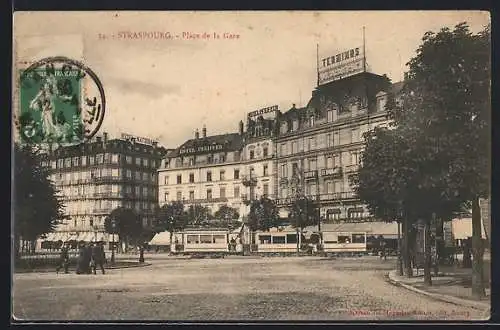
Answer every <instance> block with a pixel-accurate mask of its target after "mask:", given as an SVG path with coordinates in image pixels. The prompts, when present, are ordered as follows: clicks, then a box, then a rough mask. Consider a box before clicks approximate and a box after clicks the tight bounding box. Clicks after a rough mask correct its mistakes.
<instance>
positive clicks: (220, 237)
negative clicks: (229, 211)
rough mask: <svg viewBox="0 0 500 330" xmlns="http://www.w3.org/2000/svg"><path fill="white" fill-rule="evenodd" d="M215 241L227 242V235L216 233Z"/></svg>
mask: <svg viewBox="0 0 500 330" xmlns="http://www.w3.org/2000/svg"><path fill="white" fill-rule="evenodd" d="M214 243H218V244H220V243H226V236H224V235H214Z"/></svg>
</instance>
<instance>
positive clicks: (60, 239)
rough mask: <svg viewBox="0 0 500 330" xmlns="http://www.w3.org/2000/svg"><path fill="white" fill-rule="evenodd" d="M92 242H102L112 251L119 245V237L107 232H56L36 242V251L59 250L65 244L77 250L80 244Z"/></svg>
mask: <svg viewBox="0 0 500 330" xmlns="http://www.w3.org/2000/svg"><path fill="white" fill-rule="evenodd" d="M90 242H102V243H104V246H105V248H106V249H108V250H111V248H112V245H113V242H114V243H115V246H116V245H117V244H118V242H119V236H118V235H112V234H108V233H106V232H93V231H65V232H62V231H56V232H52V233H48V234H46V235H45V237H42V238H39V239H38V240H37V241H36V250H37V251H52V250H59V249H60V248H61V246H62V245H63V244H64V243H66V244H69V246H70V249H77V248H78V245H79V244H81V243H90Z"/></svg>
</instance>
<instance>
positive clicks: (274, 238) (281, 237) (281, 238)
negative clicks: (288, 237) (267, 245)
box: [273, 236, 285, 244]
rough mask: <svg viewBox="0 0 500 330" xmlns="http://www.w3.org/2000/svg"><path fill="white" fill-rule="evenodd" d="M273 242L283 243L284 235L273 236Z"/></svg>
mask: <svg viewBox="0 0 500 330" xmlns="http://www.w3.org/2000/svg"><path fill="white" fill-rule="evenodd" d="M273 244H285V236H273Z"/></svg>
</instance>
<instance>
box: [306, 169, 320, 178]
mask: <svg viewBox="0 0 500 330" xmlns="http://www.w3.org/2000/svg"><path fill="white" fill-rule="evenodd" d="M304 179H305V180H316V179H318V171H317V170H313V171H307V172H304Z"/></svg>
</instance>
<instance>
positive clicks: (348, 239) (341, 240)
mask: <svg viewBox="0 0 500 330" xmlns="http://www.w3.org/2000/svg"><path fill="white" fill-rule="evenodd" d="M338 240H339V243H340V244H342V243H347V241H349V242H351V238H350V237H349V236H340V235H339V239H338Z"/></svg>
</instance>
